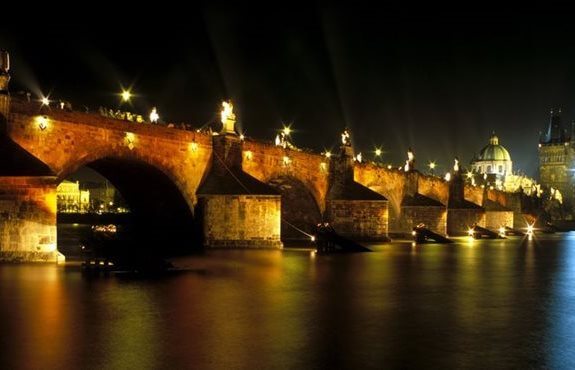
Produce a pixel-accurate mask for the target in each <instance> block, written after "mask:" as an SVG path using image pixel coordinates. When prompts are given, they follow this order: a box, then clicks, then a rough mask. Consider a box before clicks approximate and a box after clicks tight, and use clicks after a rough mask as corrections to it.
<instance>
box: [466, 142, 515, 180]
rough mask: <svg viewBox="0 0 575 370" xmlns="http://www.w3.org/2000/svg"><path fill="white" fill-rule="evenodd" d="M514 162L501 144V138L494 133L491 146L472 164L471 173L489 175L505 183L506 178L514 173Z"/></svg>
mask: <svg viewBox="0 0 575 370" xmlns="http://www.w3.org/2000/svg"><path fill="white" fill-rule="evenodd" d="M512 170H513V162H512V161H511V156H510V155H509V152H508V151H507V149H505V147H504V146H503V145H501V144H499V138H498V137H497V136H496V135H495V133H493V134H492V135H491V138H489V144H487V145H486V146H484V147H483V149H481V151H480V152H479V154H478V155H477V157H476V158H475V159H474V160H473V161H472V162H471V172H473V173H476V174H480V175H487V176H486V178H487V177H492V178H494V179H496V180H500V181H501V182H503V181H504V180H505V176H506V175H509V174H511V173H512Z"/></svg>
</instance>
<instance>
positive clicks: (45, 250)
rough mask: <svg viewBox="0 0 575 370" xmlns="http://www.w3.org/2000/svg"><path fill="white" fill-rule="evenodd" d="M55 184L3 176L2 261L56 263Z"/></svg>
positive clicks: (0, 187)
mask: <svg viewBox="0 0 575 370" xmlns="http://www.w3.org/2000/svg"><path fill="white" fill-rule="evenodd" d="M58 256H59V253H58V251H57V249H56V182H55V178H50V177H22V176H17V177H16V176H14V177H6V176H2V177H0V261H2V262H57V261H58Z"/></svg>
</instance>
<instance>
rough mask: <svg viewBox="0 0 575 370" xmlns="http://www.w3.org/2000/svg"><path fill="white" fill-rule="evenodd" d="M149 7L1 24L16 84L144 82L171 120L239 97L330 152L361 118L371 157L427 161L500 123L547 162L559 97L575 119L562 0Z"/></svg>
mask: <svg viewBox="0 0 575 370" xmlns="http://www.w3.org/2000/svg"><path fill="white" fill-rule="evenodd" d="M148 11H149V13H148V14H134V15H132V16H130V15H129V14H115V13H113V12H101V13H98V17H90V16H88V15H86V16H85V17H81V18H78V17H59V18H58V19H57V20H53V21H51V22H48V23H46V24H44V25H42V26H41V27H38V28H35V27H34V26H26V27H24V26H21V27H10V28H3V29H0V31H1V32H0V48H4V49H8V50H9V51H10V52H11V57H12V76H13V79H12V84H11V89H12V93H15V92H16V91H18V90H30V91H31V92H32V93H34V94H41V93H42V94H48V93H51V98H52V99H59V98H63V99H65V100H69V101H71V102H72V104H73V106H74V108H77V109H83V106H86V107H89V108H90V109H92V110H95V109H97V108H98V106H107V107H110V108H117V107H118V106H119V97H118V96H117V95H115V94H117V93H118V92H119V91H120V89H121V86H124V87H129V86H131V87H132V90H133V92H134V93H136V94H137V95H138V96H137V97H136V98H135V99H134V102H133V107H132V108H131V110H132V111H137V112H140V113H142V114H145V115H147V113H148V112H149V110H150V108H151V107H152V106H157V107H158V111H159V113H160V115H161V117H162V120H164V121H169V122H187V123H191V124H193V125H195V126H198V127H199V126H202V125H204V124H207V123H209V122H213V121H216V120H217V119H218V112H219V109H220V102H221V100H222V99H230V98H231V99H232V100H233V102H234V105H235V111H236V115H237V116H238V120H239V123H240V125H241V127H242V128H243V130H244V131H245V132H246V134H247V136H251V137H255V138H258V139H263V140H272V139H273V138H274V136H275V135H276V133H277V131H278V130H279V129H280V128H281V127H282V123H285V124H287V123H292V128H293V129H295V133H294V134H293V141H294V143H295V145H296V146H300V147H307V148H312V149H315V150H318V151H321V150H323V149H324V148H335V147H336V146H337V145H338V144H339V134H340V132H341V131H342V130H343V128H344V127H345V126H348V127H350V128H351V130H352V137H353V141H354V145H355V148H356V152H358V151H361V152H362V153H363V156H364V158H367V159H370V158H372V157H373V154H372V153H373V149H374V148H375V146H380V147H382V148H383V149H384V151H385V154H384V156H383V160H382V161H383V162H385V163H386V164H387V163H393V164H394V165H396V166H398V165H400V164H402V163H403V162H404V161H405V157H406V154H405V153H406V151H407V149H408V147H412V148H413V150H414V152H415V155H416V164H417V166H418V167H419V168H420V169H422V167H426V166H425V165H426V164H427V163H428V162H429V161H430V160H435V161H437V162H438V165H439V171H442V172H443V171H446V170H447V168H448V167H451V165H452V163H453V157H454V156H459V158H460V159H461V161H462V163H464V164H467V163H469V161H470V160H471V159H472V158H473V156H474V155H475V154H476V153H477V152H478V151H479V150H480V149H481V148H482V147H483V146H484V145H485V144H486V143H487V142H488V139H489V136H490V133H491V132H492V131H495V132H496V133H497V135H498V136H499V138H500V143H502V144H503V145H504V146H505V147H507V149H508V150H509V151H510V153H511V156H512V159H513V161H514V169H516V170H519V169H521V170H523V171H525V172H526V173H527V174H529V175H532V176H536V175H537V170H536V168H537V161H538V159H537V140H538V136H539V131H541V130H544V129H545V127H546V125H547V122H548V118H549V110H550V109H551V108H553V107H562V109H563V121H564V123H566V124H567V126H570V122H571V121H572V120H573V119H575V27H574V26H573V22H572V16H570V15H569V14H568V13H566V12H564V11H561V10H555V11H539V10H531V11H528V12H527V11H525V12H520V11H513V12H511V11H503V12H501V13H496V12H479V13H471V12H468V13H457V14H456V13H449V12H428V11H426V10H425V9H423V10H422V9H419V10H417V11H415V10H413V9H397V8H394V9H391V8H388V9H383V10H375V9H368V8H362V9H360V10H350V9H345V8H336V7H331V6H322V5H318V4H315V5H308V6H305V7H303V6H302V7H296V6H293V7H291V8H289V9H288V8H285V7H284V6H282V5H278V4H276V3H270V4H269V5H268V6H260V7H258V10H257V12H256V11H254V10H253V9H251V10H250V9H247V7H246V8H239V7H238V8H226V7H223V6H208V7H203V8H198V9H196V10H195V11H184V10H182V11H181V13H179V14H178V15H174V14H175V13H178V12H177V11H176V10H172V11H173V13H169V12H168V11H167V10H163V9H148ZM88 13H90V12H89V11H87V10H86V11H85V13H84V14H88ZM152 14H154V15H155V16H157V17H158V18H159V19H160V20H158V21H154V20H153V19H152ZM166 22H168V23H166ZM425 170H427V168H425Z"/></svg>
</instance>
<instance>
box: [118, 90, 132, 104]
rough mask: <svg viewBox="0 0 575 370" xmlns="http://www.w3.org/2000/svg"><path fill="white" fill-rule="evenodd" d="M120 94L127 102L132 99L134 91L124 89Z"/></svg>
mask: <svg viewBox="0 0 575 370" xmlns="http://www.w3.org/2000/svg"><path fill="white" fill-rule="evenodd" d="M120 96H121V97H122V101H123V102H124V103H126V102H129V101H130V99H132V92H131V91H130V90H122V93H121V94H120Z"/></svg>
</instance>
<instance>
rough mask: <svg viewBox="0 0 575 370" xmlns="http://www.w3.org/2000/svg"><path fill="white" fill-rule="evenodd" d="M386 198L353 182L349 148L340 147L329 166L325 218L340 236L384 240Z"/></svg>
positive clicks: (386, 212) (352, 160) (385, 231)
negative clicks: (328, 186) (337, 154)
mask: <svg viewBox="0 0 575 370" xmlns="http://www.w3.org/2000/svg"><path fill="white" fill-rule="evenodd" d="M388 213H389V210H388V201H387V199H386V198H385V197H384V196H383V195H381V194H379V193H377V192H375V191H373V190H371V189H369V188H367V187H365V186H363V185H361V184H359V183H357V182H355V180H354V155H353V148H352V147H351V145H342V146H341V148H340V153H339V156H333V157H332V158H331V163H330V189H329V191H328V194H327V201H326V209H325V219H326V220H328V221H329V222H330V223H331V225H332V226H333V228H334V229H335V230H336V231H337V232H338V233H339V234H341V235H343V236H346V237H348V238H352V239H356V240H364V241H388V240H389V237H388V236H387V231H388V229H387V227H388Z"/></svg>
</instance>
